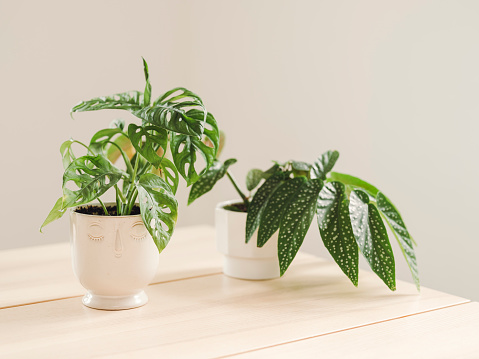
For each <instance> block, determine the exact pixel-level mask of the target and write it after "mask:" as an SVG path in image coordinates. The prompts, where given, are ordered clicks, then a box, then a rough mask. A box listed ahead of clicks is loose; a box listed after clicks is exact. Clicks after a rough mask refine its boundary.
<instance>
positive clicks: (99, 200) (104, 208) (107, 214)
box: [97, 198, 110, 216]
mask: <svg viewBox="0 0 479 359" xmlns="http://www.w3.org/2000/svg"><path fill="white" fill-rule="evenodd" d="M97 199H98V202H100V204H101V206H102V207H103V211H104V212H105V216H109V215H110V214H109V213H108V211H107V210H106V207H105V205H104V204H103V202H102V201H101V199H100V198H97Z"/></svg>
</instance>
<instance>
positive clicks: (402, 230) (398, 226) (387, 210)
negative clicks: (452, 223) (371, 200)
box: [376, 192, 420, 290]
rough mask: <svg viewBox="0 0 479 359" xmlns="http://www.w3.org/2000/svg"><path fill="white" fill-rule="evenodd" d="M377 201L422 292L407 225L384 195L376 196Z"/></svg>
mask: <svg viewBox="0 0 479 359" xmlns="http://www.w3.org/2000/svg"><path fill="white" fill-rule="evenodd" d="M376 201H377V207H378V209H379V211H380V212H381V213H382V214H383V217H384V218H385V219H386V222H387V223H388V225H389V228H391V231H392V232H393V233H394V236H395V237H396V239H397V241H398V243H399V247H400V248H401V251H402V253H403V255H404V258H406V262H407V264H408V266H409V269H410V271H411V274H412V277H413V279H414V283H415V284H416V288H417V289H418V290H420V283H419V274H418V269H417V261H416V254H415V253H414V247H413V242H412V237H411V235H410V234H409V232H408V230H407V228H406V225H405V224H404V221H403V220H402V218H401V215H400V214H399V211H398V210H397V209H396V207H395V206H394V205H393V204H392V202H391V201H390V200H389V199H388V198H387V197H386V196H385V195H384V194H383V193H381V192H379V193H378V195H377V196H376Z"/></svg>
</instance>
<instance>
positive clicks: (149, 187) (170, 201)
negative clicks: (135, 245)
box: [136, 173, 178, 252]
mask: <svg viewBox="0 0 479 359" xmlns="http://www.w3.org/2000/svg"><path fill="white" fill-rule="evenodd" d="M136 187H137V189H138V197H139V201H140V212H141V217H142V219H143V222H144V223H145V226H146V228H147V229H148V232H150V234H151V236H152V237H153V240H154V241H155V244H156V247H157V248H158V251H159V252H161V251H162V250H163V249H165V247H166V246H167V244H168V242H169V241H170V238H171V236H172V234H173V230H174V228H175V224H176V219H177V216H178V202H177V201H176V199H175V196H174V194H173V192H171V189H170V186H169V185H168V184H167V183H166V182H165V181H164V180H163V179H162V178H160V177H158V176H157V175H154V174H152V173H146V174H144V175H142V176H141V177H140V179H139V181H138V183H137V184H136Z"/></svg>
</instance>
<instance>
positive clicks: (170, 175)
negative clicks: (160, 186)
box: [159, 158, 180, 194]
mask: <svg viewBox="0 0 479 359" xmlns="http://www.w3.org/2000/svg"><path fill="white" fill-rule="evenodd" d="M159 169H160V177H162V178H163V179H164V180H165V181H166V183H168V185H169V186H170V188H171V191H172V192H173V194H176V191H177V190H178V184H179V183H180V174H179V173H178V170H177V169H176V167H175V165H174V163H173V162H171V161H170V160H169V159H168V158H163V160H162V161H161V163H160V168H159Z"/></svg>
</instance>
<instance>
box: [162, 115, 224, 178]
mask: <svg viewBox="0 0 479 359" xmlns="http://www.w3.org/2000/svg"><path fill="white" fill-rule="evenodd" d="M188 116H189V117H191V118H193V119H196V120H198V121H200V120H202V119H203V112H202V111H199V110H190V111H188ZM206 123H207V126H206V127H205V129H204V135H205V136H206V138H207V139H208V140H209V141H208V142H209V143H211V144H212V147H210V146H208V145H207V144H205V143H204V142H203V140H202V139H200V138H198V137H195V136H187V135H184V134H177V133H173V132H172V133H171V145H170V147H171V154H172V156H173V162H174V163H175V166H176V168H177V169H178V172H179V173H180V174H181V176H182V177H183V178H184V179H185V180H186V183H187V185H188V186H189V185H191V184H193V183H195V182H196V181H197V180H198V179H199V178H200V176H202V175H203V174H204V173H205V172H206V171H207V170H208V168H209V167H210V166H212V165H213V163H214V161H215V160H216V152H217V151H218V147H219V140H220V134H219V130H218V125H217V124H216V120H215V118H214V116H213V115H212V114H211V113H208V115H207V117H206ZM198 154H199V155H200V156H201V157H203V159H204V161H205V167H204V168H202V169H201V170H197V169H196V167H195V166H197V164H196V161H197V155H198Z"/></svg>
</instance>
